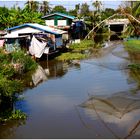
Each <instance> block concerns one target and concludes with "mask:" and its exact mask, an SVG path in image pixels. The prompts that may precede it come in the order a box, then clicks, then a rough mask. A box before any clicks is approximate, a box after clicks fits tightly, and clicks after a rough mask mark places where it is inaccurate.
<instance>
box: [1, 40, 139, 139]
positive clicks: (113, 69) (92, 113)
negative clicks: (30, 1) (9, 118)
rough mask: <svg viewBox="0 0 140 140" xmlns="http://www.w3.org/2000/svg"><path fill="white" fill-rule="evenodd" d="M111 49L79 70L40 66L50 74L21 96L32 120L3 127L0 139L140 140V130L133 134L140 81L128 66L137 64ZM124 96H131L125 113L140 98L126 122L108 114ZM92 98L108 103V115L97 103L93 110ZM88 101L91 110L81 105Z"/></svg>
mask: <svg viewBox="0 0 140 140" xmlns="http://www.w3.org/2000/svg"><path fill="white" fill-rule="evenodd" d="M114 43H115V42H114ZM116 43H117V42H116ZM108 50H109V51H107V52H106V53H105V54H104V55H102V52H100V53H99V55H98V57H96V56H94V55H93V57H90V58H89V59H86V60H82V61H81V62H80V65H78V66H77V65H73V64H71V63H67V62H66V63H61V62H59V63H58V62H56V61H55V60H51V61H49V62H48V64H47V62H40V64H41V67H42V68H43V70H45V71H46V69H47V70H49V72H50V73H49V75H48V76H46V77H47V78H46V80H44V82H42V83H39V84H38V85H36V86H33V87H31V88H27V89H26V91H24V93H23V94H22V95H21V96H22V97H24V99H23V100H21V101H19V102H17V103H16V108H19V109H21V110H22V111H24V112H25V113H26V114H27V116H28V117H27V120H25V121H23V122H22V121H20V122H18V121H15V122H9V123H7V124H5V125H3V126H0V138H19V139H20V138H67V139H68V138H80V139H82V138H85V139H86V138H100V139H101V138H125V137H128V138H139V137H140V133H139V129H138V128H139V125H138V127H137V128H136V129H135V132H132V131H131V130H133V128H134V127H135V126H136V124H137V123H138V122H139V111H140V109H139V104H140V102H139V87H138V82H137V81H136V80H135V79H134V77H133V75H132V74H131V71H130V70H129V69H128V67H127V66H128V64H129V63H131V61H132V60H131V58H130V57H129V54H128V53H127V52H126V51H125V50H124V49H123V44H122V43H120V44H118V45H114V46H112V47H111V48H109V49H108ZM122 93H123V94H122ZM122 95H123V96H124V95H125V97H127V98H125V101H126V102H124V104H123V105H122V106H123V108H126V107H127V106H129V103H130V102H131V101H133V100H134V99H136V98H137V104H136V106H134V108H133V106H132V108H131V109H130V110H129V112H125V114H124V115H123V116H122V117H121V118H118V117H116V116H115V115H114V114H115V113H116V112H117V111H116V112H115V111H114V110H115V109H114V110H113V111H114V112H115V113H114V114H111V113H107V112H110V111H111V110H112V109H113V107H114V106H115V107H116V108H119V107H118V106H117V105H118V104H119V101H118V100H114V101H113V100H112V98H113V97H114V96H117V97H118V96H119V97H120V96H122ZM126 95H127V96H126ZM93 97H96V98H97V97H98V98H99V99H100V101H101V100H102V101H104V102H102V104H105V103H106V104H107V105H108V106H109V107H108V110H107V111H106V110H105V111H103V108H102V106H101V105H102V104H100V103H99V102H97V100H96V105H98V108H97V107H93V105H95V102H94V101H92V100H91V99H93ZM109 99H111V101H110V100H109ZM89 100H90V101H92V103H91V105H92V107H91V108H89V107H88V106H82V105H84V103H87V101H89ZM108 100H109V101H110V102H109V101H108ZM108 102H109V103H108ZM93 103H94V104H93ZM110 103H111V104H112V106H113V107H112V106H111V104H110ZM132 103H133V102H132ZM106 104H105V105H106ZM131 105H132V104H130V107H131ZM99 107H100V108H99ZM131 132H132V133H131ZM129 134H130V135H129Z"/></svg>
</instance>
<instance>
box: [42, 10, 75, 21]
mask: <svg viewBox="0 0 140 140" xmlns="http://www.w3.org/2000/svg"><path fill="white" fill-rule="evenodd" d="M53 15H59V16H62V17H66V18H69V19H72V20H73V19H75V18H76V17H75V16H70V15H67V14H64V13H59V12H56V13H52V14H48V15H46V16H43V17H42V18H47V17H50V16H53Z"/></svg>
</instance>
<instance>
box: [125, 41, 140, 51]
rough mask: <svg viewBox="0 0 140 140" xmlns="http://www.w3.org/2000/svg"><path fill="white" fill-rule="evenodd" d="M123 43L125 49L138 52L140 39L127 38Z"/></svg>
mask: <svg viewBox="0 0 140 140" xmlns="http://www.w3.org/2000/svg"><path fill="white" fill-rule="evenodd" d="M124 45H125V49H126V50H127V51H129V52H134V53H137V52H138V53H140V40H128V41H126V42H124Z"/></svg>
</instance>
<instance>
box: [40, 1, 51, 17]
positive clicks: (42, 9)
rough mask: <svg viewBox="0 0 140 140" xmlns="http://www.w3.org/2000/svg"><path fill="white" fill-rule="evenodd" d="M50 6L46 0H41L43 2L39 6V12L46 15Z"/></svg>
mask: <svg viewBox="0 0 140 140" xmlns="http://www.w3.org/2000/svg"><path fill="white" fill-rule="evenodd" d="M50 11H51V8H50V6H49V2H48V1H43V3H42V4H41V6H40V12H41V13H43V15H46V14H48V13H50Z"/></svg>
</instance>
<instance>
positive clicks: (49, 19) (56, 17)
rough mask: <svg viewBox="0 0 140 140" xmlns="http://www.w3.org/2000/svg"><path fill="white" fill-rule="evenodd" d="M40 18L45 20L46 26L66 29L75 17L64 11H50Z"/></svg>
mask: <svg viewBox="0 0 140 140" xmlns="http://www.w3.org/2000/svg"><path fill="white" fill-rule="evenodd" d="M42 19H44V20H45V23H46V25H47V26H50V27H55V28H58V29H63V30H68V29H69V28H70V26H71V24H72V22H73V20H74V19H75V17H74V16H70V15H67V14H64V13H52V14H48V15H45V16H43V17H42Z"/></svg>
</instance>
